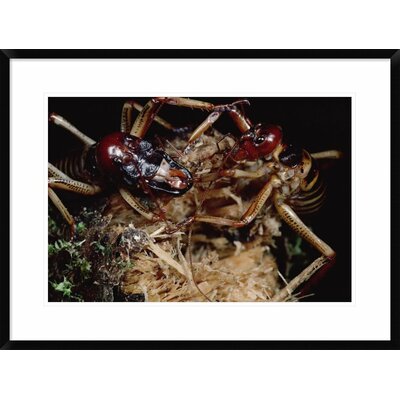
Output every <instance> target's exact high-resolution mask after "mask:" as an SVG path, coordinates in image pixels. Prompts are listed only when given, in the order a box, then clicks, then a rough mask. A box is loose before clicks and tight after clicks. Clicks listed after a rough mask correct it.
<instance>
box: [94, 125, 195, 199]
mask: <svg viewBox="0 0 400 400" xmlns="http://www.w3.org/2000/svg"><path fill="white" fill-rule="evenodd" d="M95 151H96V152H95V155H96V162H97V166H98V168H99V170H100V172H101V173H102V174H103V175H104V176H105V177H108V178H109V179H110V180H112V181H113V182H115V183H117V184H123V185H126V186H128V187H135V188H141V187H143V183H144V184H146V185H148V186H149V187H150V188H151V189H154V190H156V191H161V192H166V193H169V194H172V195H175V196H180V195H182V194H184V193H185V192H186V191H188V190H189V189H190V188H191V187H192V184H193V179H192V175H191V173H190V172H189V171H188V170H187V169H186V168H184V167H183V166H182V165H180V164H178V163H177V162H175V161H174V160H172V158H171V157H169V156H168V154H166V153H164V152H163V151H161V150H157V149H154V148H153V146H152V144H151V143H150V142H147V141H146V140H142V139H140V138H137V137H134V136H130V135H126V134H123V133H121V132H115V133H112V134H110V135H107V136H105V137H104V138H103V139H101V140H100V141H99V142H98V143H97V145H96V150H95Z"/></svg>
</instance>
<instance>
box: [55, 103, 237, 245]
mask: <svg viewBox="0 0 400 400" xmlns="http://www.w3.org/2000/svg"><path fill="white" fill-rule="evenodd" d="M164 103H166V104H172V105H176V106H183V107H190V108H199V109H203V110H208V111H210V110H214V115H220V114H221V113H222V112H224V111H227V110H230V109H233V107H234V105H232V106H228V105H226V106H214V105H212V104H210V103H204V102H201V101H197V100H191V99H182V98H155V99H152V100H150V101H149V102H148V103H147V104H146V105H145V106H144V107H142V106H141V105H140V104H138V103H137V102H135V101H129V102H126V103H125V104H124V106H123V108H122V117H121V130H120V132H114V133H111V134H109V135H107V136H105V137H103V138H102V139H101V140H100V141H99V142H97V143H96V142H95V141H94V140H93V139H91V138H90V137H88V136H86V135H85V134H83V133H82V132H80V131H79V130H78V129H77V128H76V127H75V126H73V125H72V124H71V123H70V122H68V121H67V120H66V119H64V118H63V117H61V116H60V115H57V114H55V113H52V114H51V115H50V118H49V120H50V121H51V122H53V123H54V124H56V125H59V126H61V127H63V128H64V129H66V130H67V131H69V132H70V133H71V134H73V135H74V136H75V137H76V138H77V139H79V140H80V141H81V142H82V144H83V145H84V148H83V149H82V151H81V152H80V153H79V154H75V155H73V156H71V157H67V158H65V159H64V160H61V161H59V162H58V163H57V164H56V165H53V164H51V163H49V164H48V171H49V178H48V193H49V197H50V199H51V200H52V202H53V203H54V205H55V206H56V207H57V209H58V210H59V211H60V213H61V214H62V216H63V217H64V219H65V220H66V221H67V223H68V224H69V226H70V233H71V237H72V236H73V235H74V230H75V222H74V218H73V217H72V215H71V214H70V213H69V211H68V210H67V208H66V207H65V205H64V204H63V203H62V201H61V199H60V198H59V197H58V196H57V194H56V193H55V191H54V189H62V190H67V191H70V192H74V193H78V194H81V195H95V194H98V193H100V192H102V191H103V190H104V189H105V188H106V187H107V186H108V185H110V184H114V185H115V186H116V187H117V188H118V190H119V192H120V194H121V196H122V197H123V198H124V200H125V201H126V202H127V203H128V204H129V205H130V206H131V207H132V208H133V209H135V210H136V211H137V212H138V213H139V214H141V215H142V216H144V217H145V218H146V219H148V220H150V221H154V220H157V219H159V218H160V216H155V215H154V214H153V213H152V212H150V211H149V210H147V209H146V208H145V207H144V206H143V205H142V204H141V203H140V202H139V201H138V200H137V199H136V198H135V195H134V194H135V192H136V193H137V192H138V191H139V192H141V193H142V194H147V195H149V196H150V197H152V198H153V200H154V201H155V202H156V203H157V198H156V194H158V193H166V194H168V195H172V196H181V195H183V194H184V193H185V192H187V191H188V190H189V189H190V188H191V187H192V185H193V179H192V175H191V173H190V171H189V170H188V169H186V168H184V167H183V166H182V165H181V164H179V163H178V162H176V161H174V160H173V159H172V158H171V157H170V156H169V155H168V154H167V153H166V152H164V151H162V150H159V149H155V148H154V147H153V145H152V144H151V143H150V142H148V141H146V140H145V139H144V136H145V135H146V133H147V131H148V129H149V127H150V125H151V124H152V122H153V120H155V121H156V122H158V123H159V124H160V125H162V126H163V127H164V128H166V129H170V130H174V128H173V126H172V125H171V124H169V123H168V122H167V121H165V120H163V119H162V118H160V117H158V116H157V113H158V111H159V110H160V108H161V106H162V105H163V104H164ZM134 109H136V110H137V111H139V115H138V116H137V118H136V119H135V121H134V122H133V123H132V112H133V110H134ZM207 129H208V125H207V124H206V125H204V124H203V125H201V126H200V127H199V128H198V129H197V130H196V132H197V133H198V134H199V133H200V134H201V133H203V132H204V131H205V130H207ZM160 214H161V218H164V217H163V212H162V210H161V212H160Z"/></svg>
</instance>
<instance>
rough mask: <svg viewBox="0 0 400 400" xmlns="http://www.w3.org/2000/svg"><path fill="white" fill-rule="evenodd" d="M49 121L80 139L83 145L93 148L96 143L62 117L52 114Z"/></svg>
mask: <svg viewBox="0 0 400 400" xmlns="http://www.w3.org/2000/svg"><path fill="white" fill-rule="evenodd" d="M49 120H50V121H51V122H53V123H55V124H56V125H59V126H62V127H63V128H64V129H66V130H67V131H69V132H70V133H72V134H73V135H74V136H75V137H76V138H77V139H79V140H80V141H81V142H82V143H83V144H85V145H87V146H92V145H94V144H95V143H96V142H95V141H94V140H93V139H91V138H90V137H89V136H86V135H85V134H84V133H82V132H81V131H80V130H79V129H78V128H76V127H75V126H74V125H72V124H71V123H70V122H68V121H67V120H66V119H65V118H63V117H61V115H58V114H56V113H51V114H50V117H49Z"/></svg>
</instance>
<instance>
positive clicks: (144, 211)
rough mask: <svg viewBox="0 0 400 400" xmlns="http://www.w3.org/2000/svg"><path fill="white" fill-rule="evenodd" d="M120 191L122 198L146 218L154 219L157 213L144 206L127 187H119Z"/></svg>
mask: <svg viewBox="0 0 400 400" xmlns="http://www.w3.org/2000/svg"><path fill="white" fill-rule="evenodd" d="M118 190H119V193H120V194H121V196H122V198H123V199H124V200H125V201H126V202H127V203H128V204H129V205H130V206H131V207H132V208H133V209H134V210H136V211H137V212H138V213H139V214H140V215H143V217H145V218H146V219H148V220H150V221H154V219H155V215H154V214H152V213H151V212H150V211H149V210H147V209H146V208H145V207H143V206H142V204H141V203H140V202H139V201H138V200H137V199H136V198H135V197H134V196H133V195H132V194H131V193H130V192H129V191H128V190H126V189H123V188H119V189H118Z"/></svg>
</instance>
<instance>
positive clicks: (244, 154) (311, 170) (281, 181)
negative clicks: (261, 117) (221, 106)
mask: <svg viewBox="0 0 400 400" xmlns="http://www.w3.org/2000/svg"><path fill="white" fill-rule="evenodd" d="M226 111H227V112H228V113H229V115H230V116H231V118H232V119H233V121H234V123H235V125H236V126H237V127H238V129H239V131H240V132H241V137H240V138H239V140H237V141H236V143H235V145H234V146H233V147H232V148H231V150H230V151H229V153H228V154H227V156H226V158H225V163H224V165H223V166H222V167H221V168H220V169H219V170H218V172H216V173H215V172H214V173H211V174H210V175H209V176H208V180H210V181H212V182H215V181H216V180H218V179H221V178H225V179H226V178H228V179H229V178H230V179H239V178H245V179H250V180H251V179H263V178H264V179H265V181H264V182H265V183H264V184H263V187H262V188H261V190H260V191H259V192H258V194H257V195H256V196H255V198H254V199H253V200H252V201H251V203H250V205H249V207H248V209H247V210H246V211H245V212H244V213H243V215H242V216H241V217H240V218H239V219H232V218H225V217H220V216H213V215H204V214H201V213H198V214H196V215H195V216H193V217H192V218H191V219H190V221H191V222H192V221H194V222H195V221H197V222H204V223H210V224H215V225H220V226H227V227H233V228H241V227H243V226H245V225H247V224H249V223H250V222H252V221H253V220H254V219H255V217H256V216H257V215H258V213H259V212H260V210H261V209H262V208H263V207H264V206H265V205H266V204H267V203H269V204H272V205H273V206H274V207H275V209H276V211H277V212H278V214H279V216H280V217H281V218H282V219H283V220H284V221H285V222H286V223H287V224H288V225H289V226H290V227H291V228H292V229H293V230H294V231H295V232H296V233H297V234H298V235H300V236H301V237H302V238H303V239H305V240H306V241H307V242H309V243H310V244H311V245H312V246H313V247H314V248H315V249H316V250H318V251H319V252H320V253H321V254H322V255H323V256H325V257H326V260H325V261H326V262H329V264H332V263H333V262H334V259H335V251H334V250H333V249H332V248H331V247H330V246H329V245H328V244H327V243H325V242H324V241H323V240H322V239H320V238H319V237H318V236H317V235H316V234H315V233H313V232H312V231H311V229H310V228H309V227H308V226H307V225H305V224H304V222H303V221H302V220H301V219H300V217H299V216H298V214H308V213H314V212H316V211H318V210H319V209H320V207H321V205H322V204H323V201H324V198H325V184H324V182H323V180H322V178H321V176H320V173H319V169H318V166H317V161H316V160H318V159H326V158H327V159H329V158H331V159H336V158H340V157H341V153H340V152H338V151H336V150H329V151H324V152H320V153H314V154H310V153H309V152H307V151H306V150H304V149H300V148H296V147H294V146H292V145H290V144H287V143H285V142H284V140H283V134H282V128H281V127H280V126H277V125H270V124H265V123H261V124H256V125H254V124H252V123H251V121H250V120H249V119H248V118H247V117H246V116H245V115H244V113H242V112H241V111H240V110H239V109H238V108H237V107H235V106H233V107H232V108H230V109H229V110H226ZM219 116H220V113H215V112H212V113H211V114H210V115H209V117H208V118H207V119H206V121H205V122H204V123H203V124H202V125H201V126H200V128H198V129H196V130H195V131H194V132H193V134H192V135H191V137H190V139H189V145H188V149H189V148H190V145H191V144H192V143H194V142H195V141H196V140H197V139H199V138H200V137H201V135H202V134H203V133H204V132H205V129H204V127H205V126H207V127H210V126H211V125H212V124H214V122H215V121H216V120H217V119H218V118H219ZM257 160H262V166H261V167H260V168H259V169H258V170H256V171H253V170H246V169H241V168H240V166H241V165H243V166H245V165H246V163H248V162H254V161H257ZM229 163H230V165H231V166H230V167H229V166H228V164H229Z"/></svg>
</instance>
